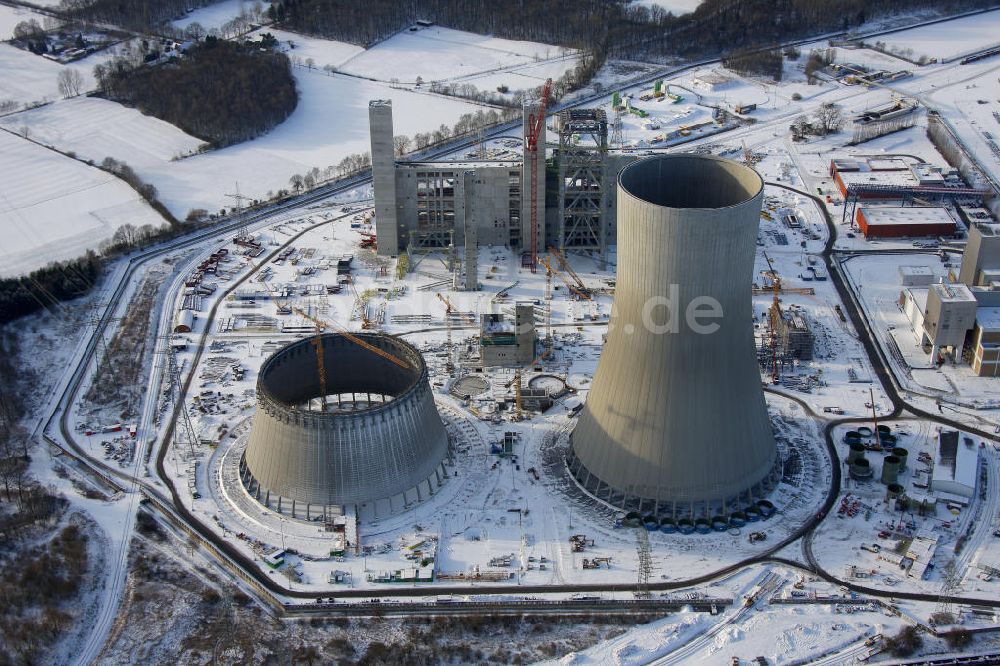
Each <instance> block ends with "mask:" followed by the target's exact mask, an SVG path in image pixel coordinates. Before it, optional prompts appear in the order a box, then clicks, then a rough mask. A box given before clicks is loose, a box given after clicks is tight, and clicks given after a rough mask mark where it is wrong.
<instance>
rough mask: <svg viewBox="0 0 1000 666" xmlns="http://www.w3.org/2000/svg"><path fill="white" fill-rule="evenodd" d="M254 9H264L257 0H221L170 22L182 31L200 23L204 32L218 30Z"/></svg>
mask: <svg viewBox="0 0 1000 666" xmlns="http://www.w3.org/2000/svg"><path fill="white" fill-rule="evenodd" d="M254 7H258V8H260V10H261V11H263V10H264V9H266V8H267V7H266V6H265V4H264V3H262V2H259V1H258V0H223V1H222V2H216V3H214V4H211V5H207V6H205V7H199V8H198V9H196V10H194V11H193V12H190V13H188V14H186V15H185V16H184V18H180V19H177V20H176V21H172V22H171V25H172V26H174V27H175V28H181V29H184V28H186V27H188V26H189V25H191V24H192V23H200V24H201V27H203V28H204V29H205V30H212V29H215V30H218V29H219V28H221V27H222V26H223V25H225V24H226V23H228V22H229V21H232V20H233V19H234V18H236V17H237V16H239V15H240V14H250V13H251V12H252V10H253V8H254Z"/></svg>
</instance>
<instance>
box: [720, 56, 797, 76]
mask: <svg viewBox="0 0 1000 666" xmlns="http://www.w3.org/2000/svg"><path fill="white" fill-rule="evenodd" d="M784 62H785V58H784V56H783V55H782V53H781V51H780V50H778V49H764V50H757V51H742V52H739V53H731V54H729V55H725V56H723V57H722V64H723V65H725V66H726V67H727V68H728V69H731V70H733V71H734V72H736V73H737V74H744V75H749V76H769V77H771V78H772V79H774V80H775V81H781V75H782V68H783V66H784Z"/></svg>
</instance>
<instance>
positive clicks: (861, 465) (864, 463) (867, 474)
mask: <svg viewBox="0 0 1000 666" xmlns="http://www.w3.org/2000/svg"><path fill="white" fill-rule="evenodd" d="M871 476H872V464H871V463H870V462H869V461H868V460H867V459H866V458H856V459H855V460H854V462H852V463H851V478H852V479H856V480H858V481H863V480H865V479H870V478H871Z"/></svg>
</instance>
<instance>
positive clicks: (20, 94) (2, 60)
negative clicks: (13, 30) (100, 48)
mask: <svg viewBox="0 0 1000 666" xmlns="http://www.w3.org/2000/svg"><path fill="white" fill-rule="evenodd" d="M101 59H103V57H102V56H100V55H94V56H91V57H89V58H84V59H83V60H79V61H77V62H74V63H72V64H69V65H60V64H59V63H57V62H53V61H51V60H49V59H47V58H43V57H41V56H37V55H35V54H33V53H29V52H28V51H22V50H21V49H19V48H17V47H14V46H11V45H10V44H0V72H3V76H0V102H2V101H4V100H14V101H15V102H18V103H19V104H25V103H29V102H41V101H47V100H53V99H58V98H60V97H62V95H61V94H59V82H58V77H59V72H60V71H62V70H63V68H66V67H69V68H71V69H75V70H76V71H78V72H80V75H81V76H82V77H83V86H82V90H89V89H91V88H92V87H93V86H94V75H93V70H94V65H96V64H97V63H98V62H100V60H101Z"/></svg>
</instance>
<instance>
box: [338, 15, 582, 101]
mask: <svg viewBox="0 0 1000 666" xmlns="http://www.w3.org/2000/svg"><path fill="white" fill-rule="evenodd" d="M572 53H573V51H572V50H571V49H567V48H564V47H560V46H552V45H549V44H539V43H537V42H523V41H513V40H510V39H500V38H499V37H489V36H486V35H477V34H474V33H470V32H462V31H460V30H452V29H450V28H443V27H439V26H433V27H430V28H421V29H419V30H417V31H416V32H411V31H405V32H402V33H400V34H398V35H395V36H394V37H391V38H389V39H387V40H386V41H384V42H380V43H379V44H376V45H375V46H373V47H372V48H370V49H368V50H367V51H365V52H364V53H361V54H359V55H357V56H355V57H354V58H352V59H350V60H348V61H347V62H345V63H344V64H343V65H342V67H341V69H342V70H343V71H344V72H347V73H350V74H355V75H357V76H363V77H369V78H373V79H377V80H380V81H390V80H398V81H400V82H403V83H413V82H415V81H416V80H417V77H421V78H422V79H423V80H424V81H426V82H427V83H430V82H432V81H441V82H446V81H451V80H455V79H460V78H466V77H469V76H470V75H473V74H488V73H490V72H495V71H497V70H500V69H503V68H506V67H512V66H519V65H527V64H530V63H533V62H536V61H539V60H548V59H551V58H556V57H559V56H564V55H571V54H572ZM572 64H573V63H572V61H570V60H565V61H563V69H564V70H565V69H568V68H569V67H571V66H572ZM472 82H473V83H475V81H472ZM481 87H482V86H481Z"/></svg>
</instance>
